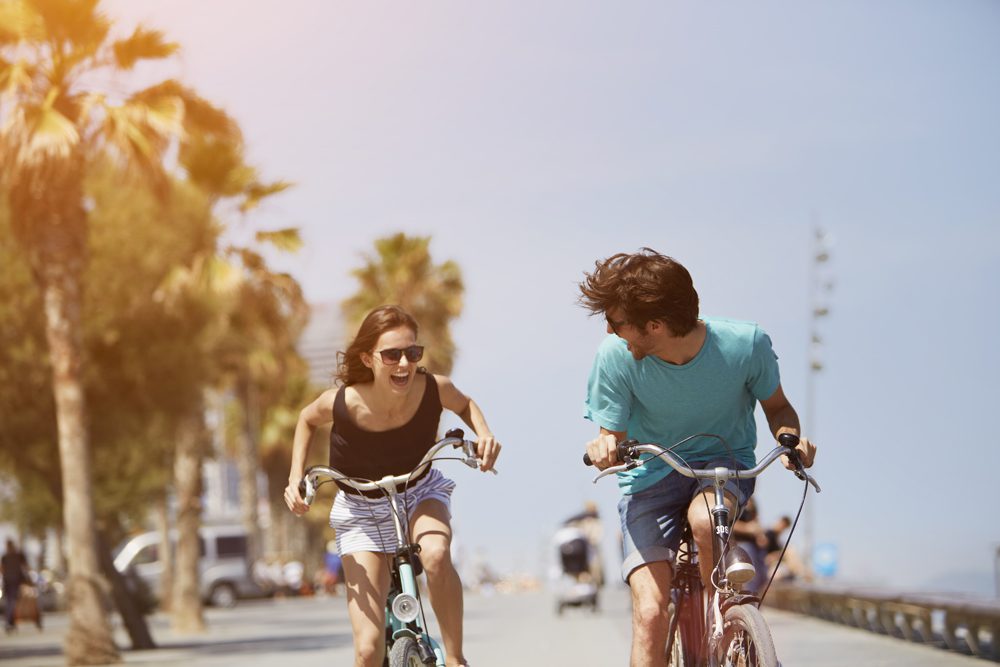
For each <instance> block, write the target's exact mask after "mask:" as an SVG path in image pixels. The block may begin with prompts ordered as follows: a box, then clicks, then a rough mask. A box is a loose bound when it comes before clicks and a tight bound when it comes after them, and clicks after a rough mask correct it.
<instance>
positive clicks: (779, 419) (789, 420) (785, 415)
mask: <svg viewBox="0 0 1000 667" xmlns="http://www.w3.org/2000/svg"><path fill="white" fill-rule="evenodd" d="M767 425H768V426H769V427H770V429H771V435H773V436H774V438H775V440H777V439H778V436H779V435H781V434H782V433H793V434H795V435H799V415H798V413H797V412H795V408H793V407H792V405H791V403H786V404H785V405H784V406H783V407H782V408H780V409H778V410H775V411H774V412H773V413H772V414H769V415H767Z"/></svg>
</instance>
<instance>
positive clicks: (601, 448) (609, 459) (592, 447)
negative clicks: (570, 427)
mask: <svg viewBox="0 0 1000 667" xmlns="http://www.w3.org/2000/svg"><path fill="white" fill-rule="evenodd" d="M623 435H624V434H623ZM618 440H619V438H618V435H617V434H615V433H611V432H609V431H604V430H602V431H601V434H600V435H599V436H597V437H596V438H595V439H593V440H591V441H590V442H588V443H587V456H589V457H590V461H591V465H593V466H594V467H596V468H597V469H598V470H604V469H605V468H610V467H611V466H613V465H615V464H617V463H618Z"/></svg>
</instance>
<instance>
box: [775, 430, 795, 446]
mask: <svg viewBox="0 0 1000 667" xmlns="http://www.w3.org/2000/svg"><path fill="white" fill-rule="evenodd" d="M778 444H780V445H781V446H783V447H788V448H789V449H795V448H796V447H798V445H799V436H797V435H795V434H794V433H782V434H781V435H779V436H778Z"/></svg>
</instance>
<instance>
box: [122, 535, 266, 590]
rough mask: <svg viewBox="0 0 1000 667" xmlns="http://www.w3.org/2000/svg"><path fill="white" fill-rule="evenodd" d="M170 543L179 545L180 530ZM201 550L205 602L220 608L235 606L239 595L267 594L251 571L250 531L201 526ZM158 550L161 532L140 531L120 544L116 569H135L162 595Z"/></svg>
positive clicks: (172, 536) (201, 576)
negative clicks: (248, 532) (255, 580)
mask: <svg viewBox="0 0 1000 667" xmlns="http://www.w3.org/2000/svg"><path fill="white" fill-rule="evenodd" d="M170 542H171V547H172V548H173V547H175V546H176V544H177V531H171V532H170ZM198 550H199V553H200V554H201V558H200V559H199V561H198V575H199V580H200V582H201V596H202V599H203V600H205V602H207V603H208V604H211V605H214V606H217V607H232V606H233V605H234V604H236V600H237V599H239V598H248V597H260V596H261V595H263V594H264V593H263V591H262V590H261V588H260V587H259V586H258V585H257V584H256V583H254V581H253V578H252V577H251V574H250V572H251V568H250V563H248V562H247V560H248V559H247V534H246V530H244V529H243V527H242V526H202V527H201V528H200V529H199V530H198ZM159 552H160V533H158V532H154V531H150V532H147V533H140V534H139V535H136V536H134V537H130V538H128V539H127V540H125V542H123V543H122V544H121V545H120V546H119V548H118V550H117V552H116V554H115V568H116V569H117V570H118V571H119V572H122V573H127V572H128V570H129V569H132V570H133V571H134V572H135V574H136V575H138V576H139V577H140V578H141V579H142V580H143V581H144V582H145V583H146V584H147V585H148V586H149V588H150V590H151V591H152V592H153V594H154V595H155V596H156V597H157V598H160V597H161V590H160V582H161V580H162V578H163V561H162V560H161V559H160V553H159ZM175 562H176V560H175Z"/></svg>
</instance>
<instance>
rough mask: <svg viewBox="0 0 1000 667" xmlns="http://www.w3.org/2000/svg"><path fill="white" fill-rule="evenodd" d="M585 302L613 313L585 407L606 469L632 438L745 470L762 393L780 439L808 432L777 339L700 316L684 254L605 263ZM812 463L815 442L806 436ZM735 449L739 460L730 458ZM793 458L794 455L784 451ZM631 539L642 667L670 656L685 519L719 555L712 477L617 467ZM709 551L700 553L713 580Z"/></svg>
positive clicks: (802, 447) (628, 551)
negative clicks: (676, 564) (775, 347)
mask: <svg viewBox="0 0 1000 667" xmlns="http://www.w3.org/2000/svg"><path fill="white" fill-rule="evenodd" d="M580 291H581V294H582V296H581V299H580V301H581V303H582V305H584V306H585V307H586V308H588V309H589V310H590V311H591V312H593V313H601V314H603V315H604V317H605V318H606V320H607V328H608V333H609V334H616V335H615V336H608V337H607V338H606V339H605V340H604V341H603V342H602V343H601V346H600V348H599V349H598V351H597V356H596V358H595V360H594V365H593V369H592V370H591V374H590V379H589V382H588V392H587V402H586V412H585V416H586V417H587V418H588V419H590V420H591V421H593V422H594V423H595V424H597V426H599V427H600V434H599V435H598V437H597V438H596V439H594V440H592V441H591V442H589V443H588V444H587V453H588V454H589V455H590V458H591V460H592V461H593V462H594V465H596V466H597V467H598V468H600V469H604V468H607V467H609V466H612V465H615V464H616V463H618V460H617V451H616V444H617V443H618V442H620V441H621V440H624V439H626V438H635V439H637V440H639V441H640V442H653V443H657V444H660V445H663V446H664V447H669V446H671V445H673V444H674V443H676V442H679V441H680V440H682V439H684V438H686V437H688V436H691V435H694V434H704V433H711V434H715V435H717V436H721V438H722V439H723V440H724V443H723V442H720V440H718V439H716V438H709V437H697V438H694V439H692V440H690V441H688V442H687V443H685V444H683V445H681V446H679V447H677V448H676V449H675V450H674V452H675V453H676V454H678V455H679V456H681V457H682V458H683V459H684V460H686V461H687V462H688V463H689V464H690V465H691V466H692V467H697V468H705V467H712V465H713V464H715V465H727V466H729V467H740V468H748V467H752V466H753V465H754V463H755V459H754V447H755V446H756V439H757V436H756V434H757V430H756V424H755V422H754V416H753V412H754V407H755V406H756V404H757V402H758V401H759V402H760V404H761V407H762V408H763V410H764V414H765V416H766V417H767V422H768V425H769V427H770V431H771V433H772V434H773V435H774V437H775V438H777V437H778V435H780V434H781V433H793V434H795V435H799V419H798V416H797V414H796V412H795V409H794V408H793V407H792V406H791V404H790V403H789V402H788V399H787V398H786V397H785V394H784V392H783V391H782V389H781V383H780V379H779V373H778V364H777V356H776V355H775V354H774V352H773V351H772V349H771V341H770V339H769V338H768V336H767V334H765V333H764V332H763V331H762V330H761V329H759V328H758V327H757V326H756V325H755V324H752V323H748V322H735V321H730V320H723V319H715V318H704V319H700V318H699V317H698V293H697V292H696V291H695V289H694V285H693V283H692V280H691V275H690V274H689V273H688V271H687V269H685V268H684V267H683V266H682V265H681V264H680V263H678V262H677V261H675V260H674V259H672V258H670V257H666V256H664V255H661V254H660V253H658V252H656V251H654V250H651V249H649V248H643V249H642V250H641V251H640V252H638V253H634V254H625V253H620V254H617V255H614V256H612V257H609V258H608V259H606V260H604V261H600V262H596V265H595V269H594V271H593V272H592V273H589V274H585V279H584V281H583V282H582V283H581V284H580ZM798 451H799V455H800V458H801V460H802V463H803V464H804V465H805V466H810V465H812V461H813V457H814V455H815V451H816V448H815V446H814V445H813V444H812V443H810V442H809V440H808V439H807V438H801V440H800V443H799V446H798ZM734 457H735V459H736V460H735V461H733V458H734ZM784 464H785V466H786V467H787V468H789V469H791V468H793V467H794V466H793V464H792V463H791V462H790V461H788V460H785V461H784ZM619 486H620V487H621V489H622V491H623V496H622V499H621V501H620V503H619V506H618V509H619V514H620V516H621V523H622V532H623V538H624V555H625V557H624V562H623V563H622V577H623V578H624V579H625V581H626V582H627V583H628V584H629V586H630V589H631V591H632V629H633V632H632V661H631V664H632V665H633V667H639V666H646V665H664V664H666V662H665V657H664V655H663V648H664V646H665V645H666V641H667V623H668V619H667V617H666V614H664V613H663V611H664V610H665V609H666V608H667V603H668V600H669V591H670V581H671V577H672V576H673V570H672V563H673V560H674V557H675V556H676V549H677V547H678V545H679V542H680V535H681V530H682V527H683V521H684V519H685V518H686V519H687V521H688V522H689V523H690V525H691V529H692V532H693V534H694V538H695V542H696V543H697V545H698V549H699V550H700V551H701V552H702V553H711V549H712V520H711V513H710V510H709V508H710V507H711V505H713V504H714V496H713V491H712V489H711V483H710V482H707V483H706V482H703V481H697V480H691V479H689V478H687V477H684V476H682V475H679V474H677V473H675V472H674V471H673V470H672V469H671V468H670V467H669V466H667V465H666V464H665V463H663V462H662V461H661V460H659V459H656V460H653V461H650V462H649V463H647V464H646V465H644V466H640V467H638V468H636V469H635V470H632V471H629V472H626V473H621V474H620V475H619ZM753 486H754V483H753V480H740V481H739V483H738V484H737V483H736V482H730V483H729V484H727V486H726V504H727V505H728V506H729V508H730V511H731V512H733V510H734V508H736V507H738V506H742V505H743V504H744V503H746V501H747V499H748V498H749V496H750V494H751V493H753ZM710 561H711V559H708V558H702V559H700V561H699V562H700V566H701V574H702V578H703V580H704V581H705V582H706V585H707V586H708V585H710V584H709V581H710V575H711V562H710Z"/></svg>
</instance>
